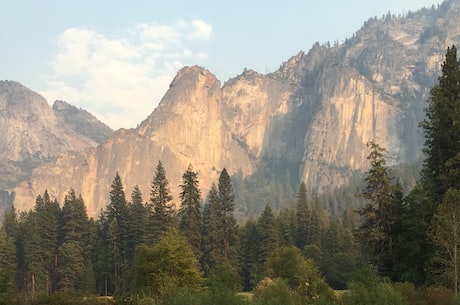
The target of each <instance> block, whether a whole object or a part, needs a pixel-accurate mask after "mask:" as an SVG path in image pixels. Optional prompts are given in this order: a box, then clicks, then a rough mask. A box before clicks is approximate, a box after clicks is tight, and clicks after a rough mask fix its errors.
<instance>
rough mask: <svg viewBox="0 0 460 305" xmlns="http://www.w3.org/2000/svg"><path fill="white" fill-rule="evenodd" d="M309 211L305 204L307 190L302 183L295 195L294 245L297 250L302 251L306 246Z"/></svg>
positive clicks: (306, 203)
mask: <svg viewBox="0 0 460 305" xmlns="http://www.w3.org/2000/svg"><path fill="white" fill-rule="evenodd" d="M309 216H310V209H309V208H308V202H307V188H306V186H305V183H304V182H302V183H301V184H300V186H299V191H298V193H297V203H296V238H295V241H296V242H295V244H296V246H297V247H298V248H299V249H303V248H304V247H305V246H306V245H307V244H308V236H309V233H308V225H309V224H308V222H309V218H310V217H309Z"/></svg>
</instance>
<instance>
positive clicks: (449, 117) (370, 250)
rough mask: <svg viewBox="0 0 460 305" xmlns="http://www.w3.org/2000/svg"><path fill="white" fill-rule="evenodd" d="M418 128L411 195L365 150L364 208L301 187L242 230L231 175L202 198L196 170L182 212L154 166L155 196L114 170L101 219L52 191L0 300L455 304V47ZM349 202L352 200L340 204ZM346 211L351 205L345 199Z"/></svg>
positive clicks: (2, 268)
mask: <svg viewBox="0 0 460 305" xmlns="http://www.w3.org/2000/svg"><path fill="white" fill-rule="evenodd" d="M438 81H439V82H438V84H436V85H435V86H434V87H433V88H432V89H431V92H430V99H429V101H428V107H427V108H426V119H425V120H424V121H423V122H421V124H420V127H421V129H422V130H423V132H424V135H425V145H424V149H423V153H424V156H425V159H424V161H423V166H422V170H421V172H420V179H419V181H418V182H417V185H416V186H415V187H413V188H412V189H411V190H410V191H408V192H404V191H403V187H402V185H401V181H400V180H399V179H398V178H397V177H395V176H394V175H393V174H392V170H391V168H389V167H388V166H387V164H386V159H385V158H386V151H385V149H384V148H383V147H381V146H380V145H379V144H378V143H374V142H369V143H368V148H369V155H368V161H369V170H368V172H367V173H366V175H365V178H364V181H363V185H364V187H363V189H362V190H361V191H360V192H359V194H356V195H357V197H358V198H359V201H360V202H361V204H360V205H359V206H358V207H357V208H354V207H352V206H351V205H348V206H349V207H350V208H348V209H345V210H344V211H343V212H342V213H341V215H336V214H337V213H335V214H332V213H330V211H328V209H327V208H325V206H324V203H323V202H322V201H321V199H320V198H319V197H318V196H316V195H315V194H307V190H306V187H305V184H304V183H300V185H299V186H298V188H297V192H296V194H297V195H296V198H295V200H293V201H292V202H289V203H286V204H285V205H283V206H282V207H278V208H276V207H273V206H271V205H270V204H269V202H267V203H266V204H265V207H264V209H263V211H262V212H261V213H260V215H257V216H253V217H249V218H247V219H245V220H244V221H237V218H236V217H235V197H237V196H238V194H236V193H235V190H236V189H238V188H234V183H233V182H232V179H231V177H230V176H229V174H228V172H227V170H226V169H225V168H224V169H222V170H221V172H220V176H219V179H218V181H216V182H215V183H214V184H213V185H212V187H211V189H210V191H209V193H208V194H207V196H206V198H203V195H202V193H201V190H200V187H199V183H198V175H199V173H198V172H196V171H194V170H193V167H192V165H189V167H188V168H187V169H186V170H185V172H184V174H183V176H182V184H181V185H180V190H181V192H180V194H179V196H178V200H177V204H176V206H174V205H173V196H172V194H171V190H170V185H169V182H168V179H167V173H166V169H165V168H164V167H163V164H162V163H161V161H160V162H158V165H157V167H156V170H155V173H154V174H153V178H152V182H151V190H150V194H149V196H148V199H147V200H144V196H143V194H142V193H141V192H140V190H139V188H138V187H137V186H133V187H134V190H133V192H132V193H131V194H130V195H128V196H127V195H126V194H125V191H124V190H125V186H124V185H123V183H122V181H121V178H120V176H119V175H118V173H117V174H116V175H115V177H114V179H113V182H112V185H111V188H110V194H108V195H109V198H110V202H109V204H108V205H107V207H106V208H105V209H104V210H102V211H101V212H100V214H99V217H98V219H91V218H89V217H88V215H87V211H86V207H85V203H84V201H83V199H82V197H81V195H77V194H76V193H75V191H74V190H73V189H70V190H69V191H68V194H67V195H66V197H65V200H64V202H63V203H59V202H57V201H56V200H52V199H51V198H50V196H49V195H48V192H47V191H45V192H44V193H43V194H41V195H39V196H37V198H36V201H35V207H34V209H33V210H31V211H29V212H21V213H18V212H16V210H15V209H14V207H13V208H11V209H10V210H8V211H6V212H5V213H4V215H3V219H2V227H1V229H0V304H176V305H178V304H197V305H198V304H260V305H264V304H288V305H289V304H293V305H294V304H295V305H297V304H344V305H348V304H350V305H351V304H354V305H358V304H393V305H395V304H396V305H398V304H407V305H412V304H414V305H415V304H417V305H425V304H426V305H428V304H441V305H442V304H457V303H460V299H458V298H457V295H458V287H459V277H460V275H459V273H460V257H459V256H460V206H459V205H460V124H459V122H460V63H459V61H458V59H457V49H456V48H455V46H452V47H449V48H447V52H446V57H445V61H444V62H443V64H442V74H441V75H440V76H439V78H438ZM344 200H346V198H344ZM343 204H344V205H346V203H343Z"/></svg>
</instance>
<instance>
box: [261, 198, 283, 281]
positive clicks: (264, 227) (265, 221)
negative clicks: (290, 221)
mask: <svg viewBox="0 0 460 305" xmlns="http://www.w3.org/2000/svg"><path fill="white" fill-rule="evenodd" d="M257 232H258V242H259V251H258V252H259V255H258V258H259V268H258V270H260V272H261V275H262V276H266V275H267V272H266V264H267V261H268V258H269V257H270V256H271V255H272V254H273V251H275V249H276V248H278V243H279V235H278V230H277V227H276V220H275V215H274V214H273V211H272V209H271V207H270V206H269V205H266V206H265V209H264V211H263V213H262V215H260V217H259V220H258V222H257Z"/></svg>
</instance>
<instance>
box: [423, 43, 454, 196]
mask: <svg viewBox="0 0 460 305" xmlns="http://www.w3.org/2000/svg"><path fill="white" fill-rule="evenodd" d="M438 80H439V83H438V84H437V85H435V86H434V87H433V88H432V89H431V92H430V100H429V105H428V108H427V109H426V116H427V118H426V119H425V120H424V121H423V122H422V128H423V130H424V133H425V147H424V150H423V151H424V153H425V154H426V156H427V157H426V159H425V161H424V164H423V171H422V177H423V179H422V181H423V185H424V188H425V189H426V190H427V192H428V194H430V196H431V197H432V200H433V201H434V202H435V203H436V204H438V203H440V202H441V201H442V197H443V195H444V194H445V193H446V192H447V190H448V189H449V188H451V187H456V188H460V182H459V181H460V180H458V179H457V178H458V168H460V155H459V153H460V124H459V122H460V64H459V61H458V59H457V49H456V47H455V46H452V47H450V48H447V53H446V59H445V61H444V62H443V64H442V74H441V76H440V77H439V79H438Z"/></svg>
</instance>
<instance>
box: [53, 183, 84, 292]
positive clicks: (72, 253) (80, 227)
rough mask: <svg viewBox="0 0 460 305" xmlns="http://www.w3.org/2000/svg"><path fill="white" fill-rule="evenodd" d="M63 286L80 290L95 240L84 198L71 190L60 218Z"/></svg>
mask: <svg viewBox="0 0 460 305" xmlns="http://www.w3.org/2000/svg"><path fill="white" fill-rule="evenodd" d="M59 227H60V235H61V237H60V240H61V241H60V243H61V245H60V247H59V259H58V262H59V265H58V267H59V270H58V276H59V286H60V288H61V289H62V290H64V291H70V290H73V289H76V288H77V282H78V281H79V280H80V276H81V275H82V269H83V265H84V264H86V265H89V264H91V258H92V257H91V252H92V250H93V248H92V246H93V245H92V236H91V230H90V221H89V219H88V214H87V212H86V206H85V203H84V202H83V198H82V197H81V195H80V196H78V197H77V196H76V194H75V191H74V190H73V189H70V190H69V192H68V194H67V195H66V196H65V198H64V205H63V207H62V211H61V217H60V226H59Z"/></svg>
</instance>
